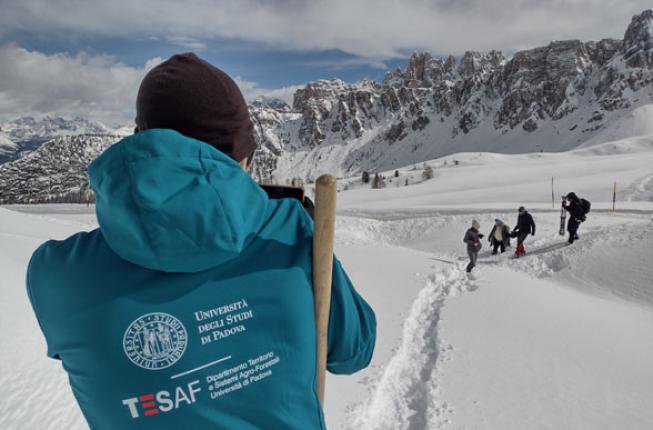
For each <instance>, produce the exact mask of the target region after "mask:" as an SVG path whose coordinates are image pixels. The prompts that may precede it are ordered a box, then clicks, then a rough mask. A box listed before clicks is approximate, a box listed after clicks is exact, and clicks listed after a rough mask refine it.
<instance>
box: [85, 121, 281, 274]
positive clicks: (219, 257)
mask: <svg viewBox="0 0 653 430" xmlns="http://www.w3.org/2000/svg"><path fill="white" fill-rule="evenodd" d="M88 174H89V178H90V181H91V186H92V188H93V191H94V192H95V196H96V212H97V218H98V222H99V224H100V231H101V232H102V235H103V236H104V239H105V240H106V242H107V244H108V245H109V247H111V249H112V250H113V251H114V252H115V253H116V254H118V255H119V256H120V257H122V258H123V259H125V260H127V261H130V262H132V263H134V264H137V265H139V266H143V267H146V268H148V269H153V270H160V271H165V272H199V271H202V270H206V269H208V268H211V267H214V266H218V265H220V264H222V263H224V262H226V261H229V260H231V259H233V258H235V257H237V256H238V255H239V254H240V253H241V252H242V251H243V250H244V249H245V248H246V247H247V246H248V244H249V243H250V242H251V241H252V240H253V239H254V237H255V236H256V234H257V233H258V231H259V230H260V228H261V226H262V225H263V224H264V223H265V217H266V214H267V206H268V203H269V200H268V197H267V195H266V193H265V191H263V190H262V189H261V187H259V186H258V184H256V182H254V181H253V180H252V179H251V178H250V177H249V175H248V174H247V173H246V172H245V171H244V170H243V169H242V168H241V167H240V165H239V164H238V163H236V162H235V161H234V160H232V159H231V158H230V157H228V156H227V155H225V154H223V153H222V152H220V151H218V150H217V149H215V148H213V147H212V146H210V145H208V144H206V143H204V142H201V141H199V140H195V139H192V138H189V137H186V136H184V135H182V134H180V133H178V132H176V131H174V130H167V129H151V130H147V131H143V132H140V133H137V134H135V135H133V136H129V137H127V138H125V139H123V140H121V141H120V142H118V143H116V144H115V145H113V146H111V147H109V149H107V150H106V151H105V152H104V153H103V154H102V155H100V157H98V158H97V159H96V160H95V161H94V162H93V163H91V165H90V166H89V169H88Z"/></svg>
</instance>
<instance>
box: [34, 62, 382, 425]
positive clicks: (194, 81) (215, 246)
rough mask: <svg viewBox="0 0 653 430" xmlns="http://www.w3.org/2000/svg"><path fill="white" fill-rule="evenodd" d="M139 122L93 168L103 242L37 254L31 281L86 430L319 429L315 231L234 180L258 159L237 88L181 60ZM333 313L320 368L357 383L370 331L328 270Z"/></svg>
mask: <svg viewBox="0 0 653 430" xmlns="http://www.w3.org/2000/svg"><path fill="white" fill-rule="evenodd" d="M136 122H137V126H138V129H137V133H135V134H134V135H133V136H130V137H127V138H125V139H123V140H122V141H120V142H119V143H117V144H115V145H113V146H111V147H110V148H109V149H107V150H106V151H105V152H104V153H103V154H102V155H101V156H100V157H99V158H98V159H97V160H95V161H94V162H93V163H92V164H91V166H90V167H89V177H90V180H91V185H92V187H93V190H94V192H95V195H96V199H97V207H96V209H97V217H98V221H99V225H100V228H99V229H96V230H92V231H90V232H81V233H78V234H76V235H73V236H71V237H70V238H68V239H66V240H63V241H49V242H46V243H45V244H43V245H42V246H41V247H40V248H38V249H37V250H36V251H35V253H34V255H33V256H32V259H31V261H30V264H29V268H28V271H27V289H28V293H29V298H30V300H31V302H32V306H33V308H34V312H35V314H36V316H37V318H38V321H39V323H40V326H41V329H42V331H43V334H44V336H45V339H46V342H47V348H48V355H49V356H50V357H52V358H56V359H59V360H61V361H62V364H63V366H64V368H65V369H66V371H67V372H68V376H69V378H70V384H71V388H72V391H73V393H74V395H75V397H76V399H77V401H78V403H79V405H80V408H81V410H82V412H83V414H84V416H85V418H86V420H87V421H88V424H89V426H90V428H91V429H93V430H96V429H97V430H104V429H109V430H129V429H157V430H166V429H193V430H194V429H218V428H220V429H238V430H248V429H324V428H325V426H324V418H323V414H322V409H321V407H320V404H319V401H318V398H317V395H316V336H315V323H314V311H313V296H312V286H311V245H312V237H313V222H312V220H311V218H310V217H309V216H308V214H307V213H306V212H305V210H304V209H303V208H302V206H301V204H300V203H299V201H295V200H290V199H280V200H272V199H268V197H267V195H266V193H265V192H264V191H263V190H262V189H261V188H260V187H259V186H258V185H257V184H256V183H255V182H254V181H253V180H252V179H251V178H250V177H249V176H248V175H247V174H246V172H245V171H244V170H243V168H242V167H243V166H246V165H247V163H248V161H249V160H250V159H251V155H252V153H253V151H254V148H255V145H254V141H253V135H252V124H251V122H250V120H249V116H248V113H247V107H246V104H245V102H244V100H243V98H242V95H241V93H240V91H239V90H238V88H237V86H236V84H235V83H234V82H233V81H232V80H231V79H230V78H229V77H228V76H227V75H225V74H224V73H222V72H221V71H219V70H218V69H216V68H215V67H213V66H211V65H210V64H208V63H206V62H204V61H203V60H200V59H199V58H198V57H196V56H195V55H193V54H184V55H177V56H174V57H172V58H171V59H169V60H168V61H166V62H164V63H162V64H161V65H159V66H157V67H156V68H154V69H153V70H152V71H151V72H150V73H149V74H148V75H147V76H146V77H145V79H144V81H143V83H142V84H141V88H140V90H139V95H138V101H137V119H136ZM239 162H240V165H239ZM331 301H332V302H331V314H330V320H329V339H328V366H327V367H328V369H329V370H330V371H331V372H333V373H344V374H349V373H353V372H356V371H357V370H360V369H362V368H364V367H366V366H367V365H368V363H369V361H370V359H371V357H372V352H373V349H374V343H375V330H376V322H375V318H374V313H373V312H372V310H371V308H370V307H369V306H368V305H367V303H366V302H365V301H364V300H363V299H362V298H361V297H360V296H359V295H358V294H357V293H356V291H355V290H354V288H353V286H352V284H351V282H350V280H349V279H348V277H347V275H346V274H345V272H344V270H343V268H342V266H341V264H340V263H339V262H338V260H337V259H334V262H333V292H332V298H331Z"/></svg>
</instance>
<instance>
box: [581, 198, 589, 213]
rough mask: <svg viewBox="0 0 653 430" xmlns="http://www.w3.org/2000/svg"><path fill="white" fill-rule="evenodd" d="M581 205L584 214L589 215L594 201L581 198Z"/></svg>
mask: <svg viewBox="0 0 653 430" xmlns="http://www.w3.org/2000/svg"><path fill="white" fill-rule="evenodd" d="M580 207H581V208H583V215H587V214H588V213H589V211H590V209H591V208H592V203H590V201H589V200H585V199H580Z"/></svg>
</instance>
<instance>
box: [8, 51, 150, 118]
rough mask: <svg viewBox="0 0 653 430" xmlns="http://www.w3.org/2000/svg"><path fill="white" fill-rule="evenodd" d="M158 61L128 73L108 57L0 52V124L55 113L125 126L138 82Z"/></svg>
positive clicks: (131, 110) (81, 54) (128, 68)
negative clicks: (1, 120) (5, 121)
mask: <svg viewBox="0 0 653 430" xmlns="http://www.w3.org/2000/svg"><path fill="white" fill-rule="evenodd" d="M161 61H162V59H161V58H153V59H151V60H149V61H147V62H146V63H145V64H144V65H143V67H141V68H134V67H130V66H127V65H124V64H122V63H120V62H118V61H116V60H115V59H114V58H112V57H110V56H103V55H88V54H85V53H80V54H77V55H76V56H70V55H66V54H53V55H46V54H42V53H40V52H34V51H28V50H26V49H23V48H20V47H18V46H15V45H6V46H3V47H0V119H8V118H12V117H17V116H23V115H34V116H39V115H43V114H55V115H61V116H83V117H85V118H91V119H98V120H103V121H106V122H107V123H110V124H125V123H129V122H131V121H132V120H133V118H134V106H135V100H136V94H137V91H138V86H139V85H140V82H141V79H142V78H143V76H144V75H145V73H147V71H148V70H150V69H151V68H152V67H154V66H155V65H156V64H158V63H160V62H161Z"/></svg>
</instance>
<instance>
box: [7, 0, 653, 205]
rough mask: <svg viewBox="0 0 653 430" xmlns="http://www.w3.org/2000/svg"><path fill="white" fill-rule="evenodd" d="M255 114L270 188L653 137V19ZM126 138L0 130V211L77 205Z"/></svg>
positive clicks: (415, 63) (259, 166)
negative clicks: (451, 159)
mask: <svg viewBox="0 0 653 430" xmlns="http://www.w3.org/2000/svg"><path fill="white" fill-rule="evenodd" d="M250 113H251V116H252V119H253V122H254V126H255V135H256V139H257V142H258V143H259V149H258V150H257V152H256V155H255V157H254V166H253V171H254V175H255V177H257V178H258V179H271V180H272V181H275V182H279V181H285V180H290V179H292V178H301V179H303V180H308V181H311V180H312V179H315V178H316V177H317V176H318V175H319V174H321V173H324V172H329V173H335V174H336V175H339V176H345V175H357V174H359V173H360V172H361V171H364V170H367V171H371V172H374V171H384V170H391V169H395V168H398V167H401V166H406V165H409V164H413V163H418V162H421V161H424V160H430V159H434V158H437V157H440V156H444V155H449V154H453V153H457V152H464V151H473V152H478V151H494V152H502V153H528V152H540V151H547V152H549V151H564V150H568V149H572V148H576V147H579V146H588V145H592V144H594V143H601V142H605V141H609V140H613V139H618V138H621V137H627V136H633V135H638V134H646V133H653V11H652V10H647V11H644V12H643V13H642V14H640V15H636V16H634V17H633V19H632V21H631V23H630V25H629V26H628V28H627V30H626V32H625V35H624V38H623V40H614V39H603V40H600V41H597V42H581V41H578V40H568V41H554V42H551V43H550V44H549V45H547V46H544V47H539V48H534V49H529V50H525V51H519V52H516V53H514V55H512V57H511V58H508V56H506V55H505V54H503V53H501V52H499V51H490V52H486V53H479V52H466V53H464V54H463V55H462V56H461V57H459V58H456V57H454V56H449V57H447V58H435V57H433V56H432V55H430V54H428V53H415V54H413V55H412V56H411V58H410V60H409V61H408V64H407V65H406V67H405V68H404V69H397V70H394V71H389V72H387V73H386V74H385V77H384V79H383V81H382V82H376V81H363V82H359V83H356V84H348V83H345V82H343V81H341V80H337V79H333V80H321V81H317V82H312V83H309V84H308V85H306V86H305V87H304V88H302V89H300V90H298V91H297V92H296V93H295V95H294V100H293V104H292V106H288V105H287V104H286V103H284V102H282V101H280V100H275V99H269V98H261V99H258V100H256V101H254V102H253V103H252V104H251V106H250ZM129 132H131V128H125V129H121V130H111V129H109V128H107V127H106V126H104V125H102V124H100V123H95V122H91V121H86V120H83V119H75V120H64V119H60V118H45V119H42V120H36V119H34V118H23V119H19V120H15V121H12V122H10V123H6V124H2V125H0V203H27V202H34V203H36V202H49V201H79V200H80V199H81V198H82V194H83V193H84V190H85V189H86V188H87V186H88V180H87V178H86V167H87V165H88V163H89V162H90V161H92V160H93V159H94V158H96V157H97V156H98V155H99V154H100V153H101V152H102V151H103V150H104V149H105V148H106V147H108V146H109V145H111V144H112V143H115V142H116V141H118V140H119V139H120V138H121V137H123V136H124V135H126V134H128V133H129ZM44 142H45V143H44ZM34 148H37V149H34ZM3 161H6V162H4V163H3Z"/></svg>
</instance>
